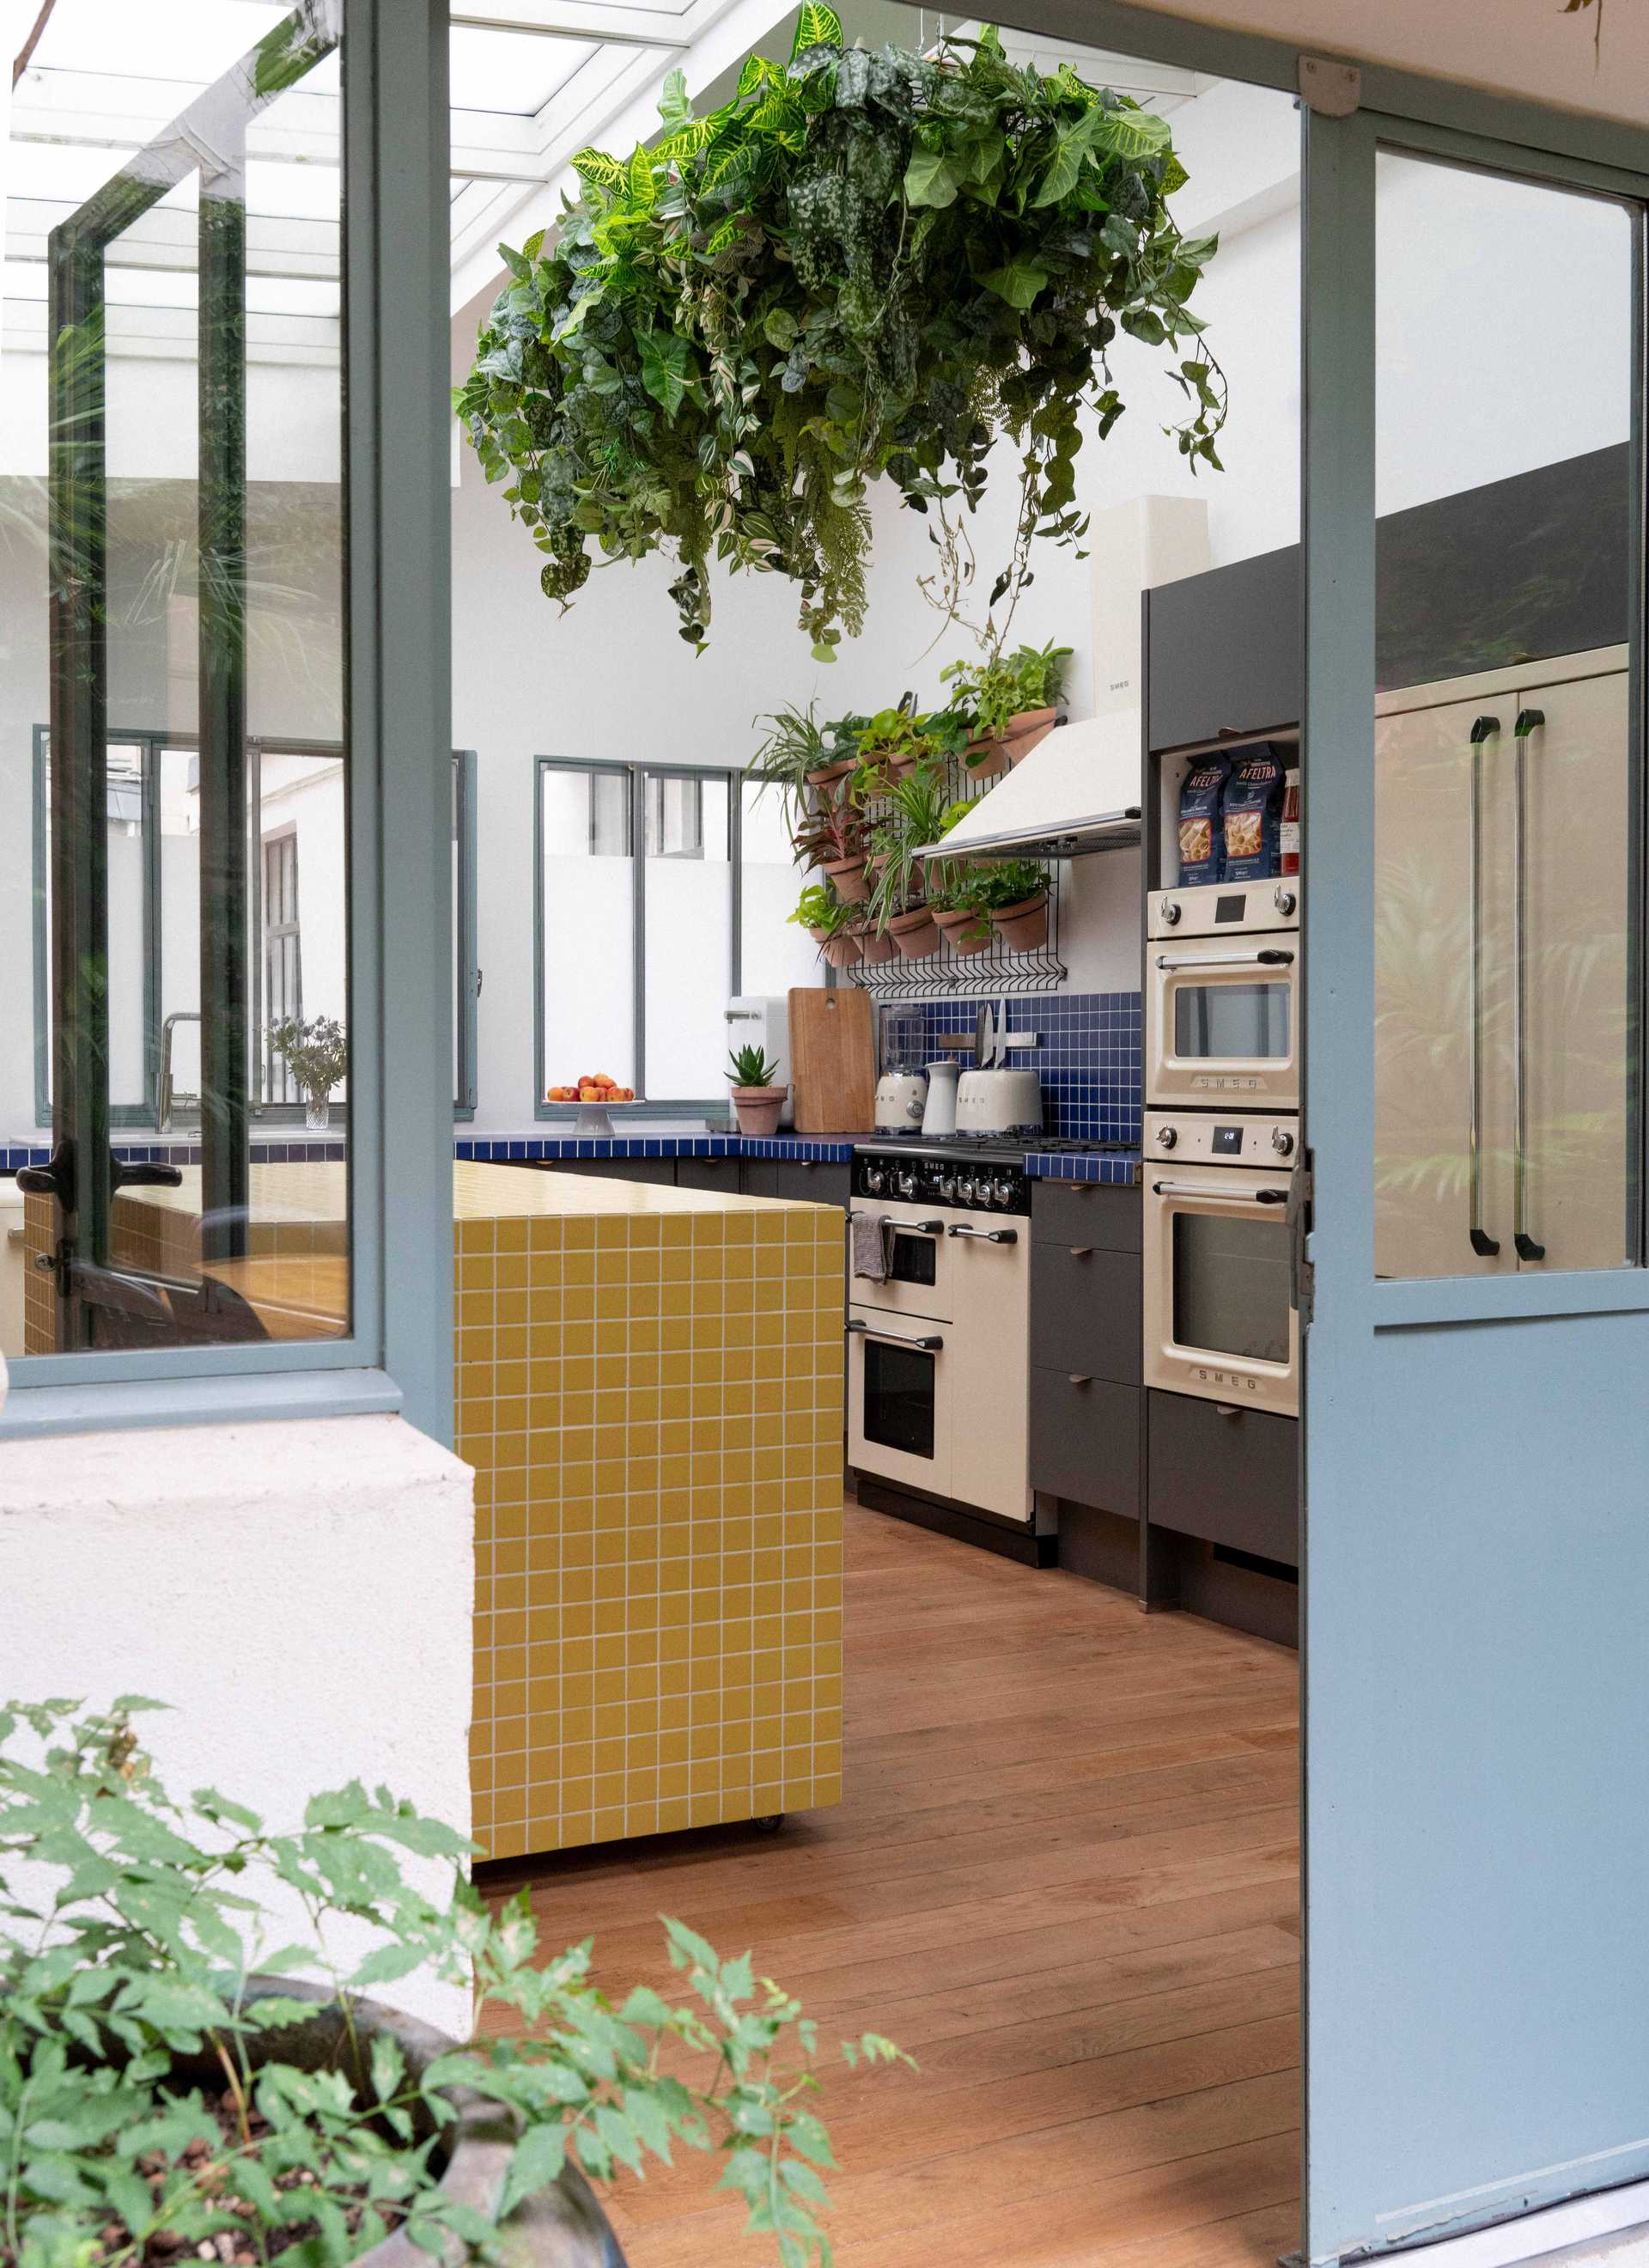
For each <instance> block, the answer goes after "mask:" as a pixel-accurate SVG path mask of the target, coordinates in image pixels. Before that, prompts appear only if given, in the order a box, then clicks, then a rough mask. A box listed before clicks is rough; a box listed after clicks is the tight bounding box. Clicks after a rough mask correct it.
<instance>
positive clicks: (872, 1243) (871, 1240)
mask: <svg viewBox="0 0 1649 2268" xmlns="http://www.w3.org/2000/svg"><path fill="white" fill-rule="evenodd" d="M851 1235H852V1240H853V1242H852V1253H853V1273H854V1274H855V1275H856V1276H863V1277H865V1278H866V1280H867V1281H868V1282H870V1283H872V1284H885V1283H886V1282H887V1247H888V1245H889V1243H890V1242H891V1241H892V1240H891V1238H890V1237H889V1235H888V1232H887V1214H886V1213H885V1212H859V1211H855V1212H854V1214H853V1217H852V1222H851Z"/></svg>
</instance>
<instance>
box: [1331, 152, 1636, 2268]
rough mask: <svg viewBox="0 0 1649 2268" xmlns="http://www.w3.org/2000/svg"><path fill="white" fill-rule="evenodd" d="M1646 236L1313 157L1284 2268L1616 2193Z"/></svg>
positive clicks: (1631, 2031)
mask: <svg viewBox="0 0 1649 2268" xmlns="http://www.w3.org/2000/svg"><path fill="white" fill-rule="evenodd" d="M1535 123H1536V124H1537V122H1535ZM1646 192H1649V182H1645V180H1643V179H1641V178H1639V177H1638V176H1629V175H1625V174H1622V173H1614V172H1611V171H1609V169H1607V168H1604V167H1601V166H1587V165H1586V164H1584V163H1582V162H1579V161H1578V160H1570V159H1565V158H1557V157H1550V158H1547V157H1544V156H1541V155H1537V154H1535V153H1534V152H1532V151H1527V150H1520V149H1518V148H1515V147H1511V146H1507V145H1503V144H1497V143H1491V142H1488V141H1484V140H1481V139H1478V138H1476V137H1473V136H1468V135H1465V134H1461V133H1456V132H1454V131H1452V130H1449V129H1445V128H1442V127H1435V128H1434V127H1422V126H1419V125H1417V124H1415V123H1414V122H1412V121H1405V120H1399V119H1397V118H1395V117H1382V116H1380V115H1378V114H1373V112H1370V111H1355V112H1353V113H1352V114H1351V115H1349V116H1347V115H1326V114H1322V113H1320V112H1313V113H1312V114H1310V115H1309V117H1308V120H1307V171H1306V201H1307V239H1306V254H1305V268H1304V279H1303V280H1304V302H1305V309H1306V316H1305V342H1306V345H1305V381H1306V387H1305V390H1306V401H1307V443H1306V487H1305V493H1306V504H1307V510H1306V556H1305V578H1306V584H1305V586H1306V616H1307V619H1306V653H1307V695H1306V716H1305V734H1304V751H1305V754H1304V777H1305V780H1306V783H1307V785H1306V813H1305V838H1306V839H1305V857H1304V869H1305V873H1306V877H1307V887H1306V890H1305V952H1304V974H1305V986H1306V1011H1305V1065H1304V1096H1303V1101H1304V1110H1305V1138H1306V1142H1307V1149H1308V1160H1309V1178H1308V1179H1306V1180H1303V1181H1302V1182H1301V1184H1300V1185H1299V1192H1298V1194H1299V1196H1300V1197H1302V1198H1303V1197H1307V1195H1308V1196H1309V1199H1310V1204H1309V1209H1307V1205H1306V1204H1299V1205H1297V1207H1296V1211H1297V1214H1298V1226H1299V1237H1298V1241H1297V1246H1296V1255H1295V1261H1296V1292H1297V1298H1298V1300H1299V1304H1300V1305H1301V1307H1303V1309H1304V1310H1305V1312H1306V1314H1307V1315H1308V1317H1309V1323H1308V1328H1307V1330H1306V1332H1305V1334H1304V1341H1303V1344H1304V1362H1303V1371H1304V1377H1303V1401H1302V1410H1303V1417H1304V1455H1305V1480H1306V1528H1305V1552H1304V1564H1303V1574H1304V1610H1305V1624H1306V1646H1305V1655H1304V1682H1305V1703H1306V1735H1305V1789H1306V1801H1305V1903H1306V1928H1305V1937H1306V1980H1307V1992H1306V2000H1307V2032H1306V2063H1307V2088H1306V2120H1307V2151H1306V2166H1305V2190H1306V2215H1305V2254H1306V2257H1308V2258H1310V2259H1312V2260H1332V2259H1338V2258H1343V2257H1352V2256H1355V2257H1362V2256H1363V2255H1364V2254H1365V2253H1366V2252H1377V2251H1380V2250H1385V2249H1388V2248H1390V2247H1393V2246H1399V2245H1402V2244H1405V2243H1413V2242H1417V2241H1418V2240H1420V2239H1421V2238H1423V2237H1427V2238H1429V2237H1434V2236H1439V2235H1446V2234H1448V2233H1451V2232H1452V2231H1454V2230H1457V2229H1463V2228H1469V2227H1472V2226H1474V2225H1476V2224H1480V2223H1486V2222H1491V2221H1494V2220H1501V2219H1505V2218H1509V2217H1511V2216H1513V2215H1515V2214H1518V2213H1525V2212H1527V2211H1528V2210H1530V2209H1532V2208H1534V2207H1537V2206H1540V2205H1546V2204H1550V2203H1553V2202H1555V2201H1557V2200H1558V2199H1560V2198H1564V2197H1567V2196H1571V2195H1573V2194H1575V2193H1578V2192H1582V2191H1590V2190H1594V2189H1599V2188H1604V2187H1608V2186H1609V2185H1611V2184H1614V2183H1623V2182H1627V2181H1630V2180H1631V2179H1633V2178H1635V2177H1638V2176H1642V2175H1643V2174H1644V2173H1645V2170H1649V2133H1646V2130H1645V2095H1644V2085H1643V2069H1644V2064H1643V2043H1644V2040H1645V2036H1649V1953H1646V1952H1645V1938H1644V1933H1643V1929H1642V1925H1641V1911H1640V1908H1641V1896H1640V1885H1641V1883H1642V1881H1643V1879H1644V1875H1645V1867H1649V1828H1646V1827H1645V1820H1644V1815H1643V1810H1642V1807H1641V1806H1640V1805H1638V1804H1637V1803H1636V1802H1634V1801H1631V1800H1623V1797H1622V1791H1623V1790H1624V1789H1626V1788H1629V1787H1631V1786H1634V1785H1635V1784H1636V1783H1637V1781H1638V1778H1640V1776H1641V1766H1642V1757H1643V1756H1644V1754H1645V1749H1646V1748H1649V1680H1645V1677H1644V1675H1643V1672H1642V1663H1643V1651H1644V1649H1643V1635H1642V1610H1641V1603H1640V1602H1641V1600H1642V1597H1643V1596H1644V1594H1645V1589H1649V1527H1646V1526H1645V1522H1644V1521H1643V1520H1642V1519H1641V1517H1640V1516H1639V1498H1640V1495H1641V1489H1640V1486H1639V1482H1638V1476H1639V1475H1640V1474H1641V1472H1642V1471H1643V1469H1645V1463H1649V1402H1646V1401H1645V1396H1644V1395H1642V1394H1641V1393H1640V1392H1639V1391H1638V1388H1637V1387H1636V1384H1635V1383H1634V1382H1633V1381H1636V1380H1637V1379H1638V1377H1639V1376H1641V1374H1642V1373H1643V1370H1644V1367H1645V1363H1649V1274H1645V1268H1644V1265H1643V1261H1644V1252H1643V1246H1642V1235H1643V1229H1642V1207H1641V1203H1640V1190H1641V1187H1642V1179H1643V1165H1644V1146H1643V1130H1642V1125H1641V1118H1640V1109H1639V1095H1640V1092H1641V1064H1640V1057H1641V1045H1642V1028H1643V1026H1642V1017H1641V1005H1640V991H1641V981H1642V977H1641V961H1642V954H1641V938H1642V932H1643V871H1644V869H1643V858H1642V834H1643V816H1642V814H1643V796H1642V762H1643V755H1642V751H1643V733H1642V717H1641V711H1642V645H1643V619H1642V616H1643V598H1642V593H1643V578H1642V552H1643V527H1644V494H1643V446H1642V430H1643V400H1642V396H1643V367H1644V362H1643V328H1644V322H1643V276H1644V241H1645V224H1644V205H1643V203H1642V200H1643V198H1644V196H1645V193H1646ZM1446 247H1447V250H1446V249H1445V248H1446ZM1377 531H1378V533H1377ZM1559 874H1561V875H1563V876H1564V880H1563V881H1562V882H1559V881H1557V879H1556V877H1557V875H1559ZM1439 2043H1441V2045H1442V2048H1443V2050H1444V2051H1442V2052H1439V2051H1438V2047H1439Z"/></svg>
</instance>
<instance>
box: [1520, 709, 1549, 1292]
mask: <svg viewBox="0 0 1649 2268" xmlns="http://www.w3.org/2000/svg"><path fill="white" fill-rule="evenodd" d="M1545 722H1546V711H1544V710H1543V709H1521V710H1520V711H1518V719H1517V723H1516V724H1515V725H1513V728H1512V732H1513V743H1514V745H1515V747H1516V751H1517V765H1516V775H1515V782H1514V788H1515V796H1514V801H1513V810H1512V867H1513V886H1512V1060H1513V1071H1514V1076H1515V1078H1516V1081H1517V1094H1516V1115H1515V1130H1514V1133H1513V1153H1512V1241H1513V1244H1514V1245H1515V1246H1516V1248H1517V1256H1518V1258H1519V1259H1520V1260H1543V1259H1544V1258H1545V1257H1546V1248H1545V1246H1544V1245H1543V1244H1536V1242H1535V1239H1534V1237H1533V1236H1532V1235H1531V1234H1530V1233H1529V1226H1528V743H1529V738H1530V735H1531V734H1532V733H1535V732H1537V731H1539V730H1541V729H1542V728H1543V726H1544V725H1545Z"/></svg>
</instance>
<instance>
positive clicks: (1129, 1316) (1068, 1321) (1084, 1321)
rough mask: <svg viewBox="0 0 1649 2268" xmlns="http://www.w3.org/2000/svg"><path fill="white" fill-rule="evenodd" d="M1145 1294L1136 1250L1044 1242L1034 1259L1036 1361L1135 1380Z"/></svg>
mask: <svg viewBox="0 0 1649 2268" xmlns="http://www.w3.org/2000/svg"><path fill="white" fill-rule="evenodd" d="M1143 1299H1144V1292H1143V1283H1142V1270H1141V1266H1140V1259H1139V1255H1138V1254H1137V1252H1108V1251H1107V1250H1106V1249H1105V1248H1104V1247H1103V1246H1102V1245H1098V1244H1053V1243H1050V1242H1048V1241H1046V1240H1043V1241H1039V1242H1038V1243H1037V1244H1036V1245H1034V1247H1033V1255H1032V1262H1031V1360H1032V1361H1033V1362H1035V1363H1043V1364H1045V1365H1046V1366H1048V1367H1049V1369H1050V1370H1058V1371H1070V1370H1080V1371H1086V1372H1088V1373H1090V1374H1091V1375H1093V1377H1096V1378H1108V1379H1113V1380H1115V1381H1118V1382H1119V1383H1121V1384H1122V1385H1124V1386H1137V1385H1138V1384H1139V1383H1140V1380H1141V1375H1142V1364H1141V1356H1142V1353H1143V1351H1144V1348H1143V1338H1142V1333H1143V1330H1144V1322H1143V1318H1142V1315H1141V1312H1140V1311H1141V1307H1142V1305H1143Z"/></svg>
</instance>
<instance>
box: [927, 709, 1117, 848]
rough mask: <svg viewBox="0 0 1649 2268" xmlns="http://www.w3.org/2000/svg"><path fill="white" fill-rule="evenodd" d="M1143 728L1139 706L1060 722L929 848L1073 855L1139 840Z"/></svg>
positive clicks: (928, 844)
mask: <svg viewBox="0 0 1649 2268" xmlns="http://www.w3.org/2000/svg"><path fill="white" fill-rule="evenodd" d="M1140 729H1141V728H1140V716H1139V711H1138V710H1137V709H1115V710H1113V711H1111V713H1110V714H1109V715H1108V716H1106V717H1084V718H1079V719H1078V721H1077V722H1076V723H1074V724H1070V725H1062V726H1060V728H1059V729H1058V730H1057V731H1056V732H1052V733H1049V735H1048V737H1047V739H1046V740H1043V741H1042V743H1041V745H1040V746H1039V747H1034V748H1033V749H1032V750H1031V753H1030V754H1029V755H1028V756H1027V757H1026V759H1025V761H1024V762H1023V763H1021V764H1018V765H1016V766H1015V767H1014V769H1013V770H1012V771H1011V772H1009V773H1008V775H1007V776H1006V777H1005V778H1004V779H1000V780H998V781H997V784H996V785H995V786H994V787H990V788H987V789H986V791H985V792H984V793H983V795H982V796H981V797H980V798H979V800H978V801H977V802H976V803H975V805H974V806H973V807H972V809H971V810H970V811H969V812H968V815H967V817H966V818H965V819H963V820H961V821H958V823H957V824H956V825H955V826H954V827H953V828H952V829H951V831H950V833H949V834H948V835H947V836H945V838H944V840H943V841H942V842H939V843H926V844H924V851H925V854H926V855H927V856H928V857H930V858H931V857H933V856H934V855H935V854H939V855H940V856H949V857H952V858H1073V857H1078V856H1079V855H1080V854H1081V853H1083V852H1084V851H1115V850H1120V849H1122V848H1123V847H1124V846H1125V845H1128V844H1130V843H1137V842H1138V840H1139V796H1140V785H1139V781H1140V767H1141V762H1142V758H1141V754H1140V747H1141V739H1140Z"/></svg>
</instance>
